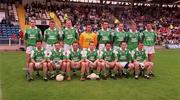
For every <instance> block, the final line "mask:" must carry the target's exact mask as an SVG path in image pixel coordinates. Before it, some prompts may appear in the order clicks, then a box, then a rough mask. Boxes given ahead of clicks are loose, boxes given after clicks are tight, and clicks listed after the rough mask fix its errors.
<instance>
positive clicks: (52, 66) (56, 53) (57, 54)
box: [47, 41, 66, 78]
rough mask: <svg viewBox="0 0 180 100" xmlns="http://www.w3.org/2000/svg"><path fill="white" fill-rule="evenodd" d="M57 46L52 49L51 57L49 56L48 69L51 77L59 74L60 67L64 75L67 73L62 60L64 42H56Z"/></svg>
mask: <svg viewBox="0 0 180 100" xmlns="http://www.w3.org/2000/svg"><path fill="white" fill-rule="evenodd" d="M54 46H55V48H54V49H53V50H51V52H50V53H49V55H48V56H49V57H48V60H47V62H48V69H49V72H50V76H51V77H50V78H54V77H55V74H58V73H59V71H60V69H61V72H60V73H61V74H62V75H64V74H65V70H66V68H65V66H62V65H61V64H62V60H63V52H64V50H63V47H64V46H63V42H62V41H61V42H56V43H55V45H54ZM56 72H57V73H56Z"/></svg>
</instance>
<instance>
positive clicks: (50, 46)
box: [46, 44, 54, 53]
mask: <svg viewBox="0 0 180 100" xmlns="http://www.w3.org/2000/svg"><path fill="white" fill-rule="evenodd" d="M53 49H54V45H50V44H46V52H47V53H49V52H51V50H53Z"/></svg>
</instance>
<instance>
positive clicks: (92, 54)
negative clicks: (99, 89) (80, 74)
mask: <svg viewBox="0 0 180 100" xmlns="http://www.w3.org/2000/svg"><path fill="white" fill-rule="evenodd" d="M95 48H96V47H95V44H94V42H93V41H90V43H89V48H88V49H87V59H88V62H89V64H88V67H87V72H89V69H90V70H91V73H93V69H95V70H97V74H98V75H99V73H100V68H97V65H98V61H99V59H98V52H97V50H96V49H95ZM97 80H99V77H97Z"/></svg>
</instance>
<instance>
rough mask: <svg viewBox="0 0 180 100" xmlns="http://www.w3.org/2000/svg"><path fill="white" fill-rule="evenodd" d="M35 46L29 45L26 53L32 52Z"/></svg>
mask: <svg viewBox="0 0 180 100" xmlns="http://www.w3.org/2000/svg"><path fill="white" fill-rule="evenodd" d="M33 48H34V46H28V47H27V48H26V53H27V54H31V51H32V50H33Z"/></svg>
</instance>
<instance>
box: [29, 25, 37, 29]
mask: <svg viewBox="0 0 180 100" xmlns="http://www.w3.org/2000/svg"><path fill="white" fill-rule="evenodd" d="M29 28H30V29H37V26H35V27H34V28H32V27H31V26H30V27H29Z"/></svg>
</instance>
